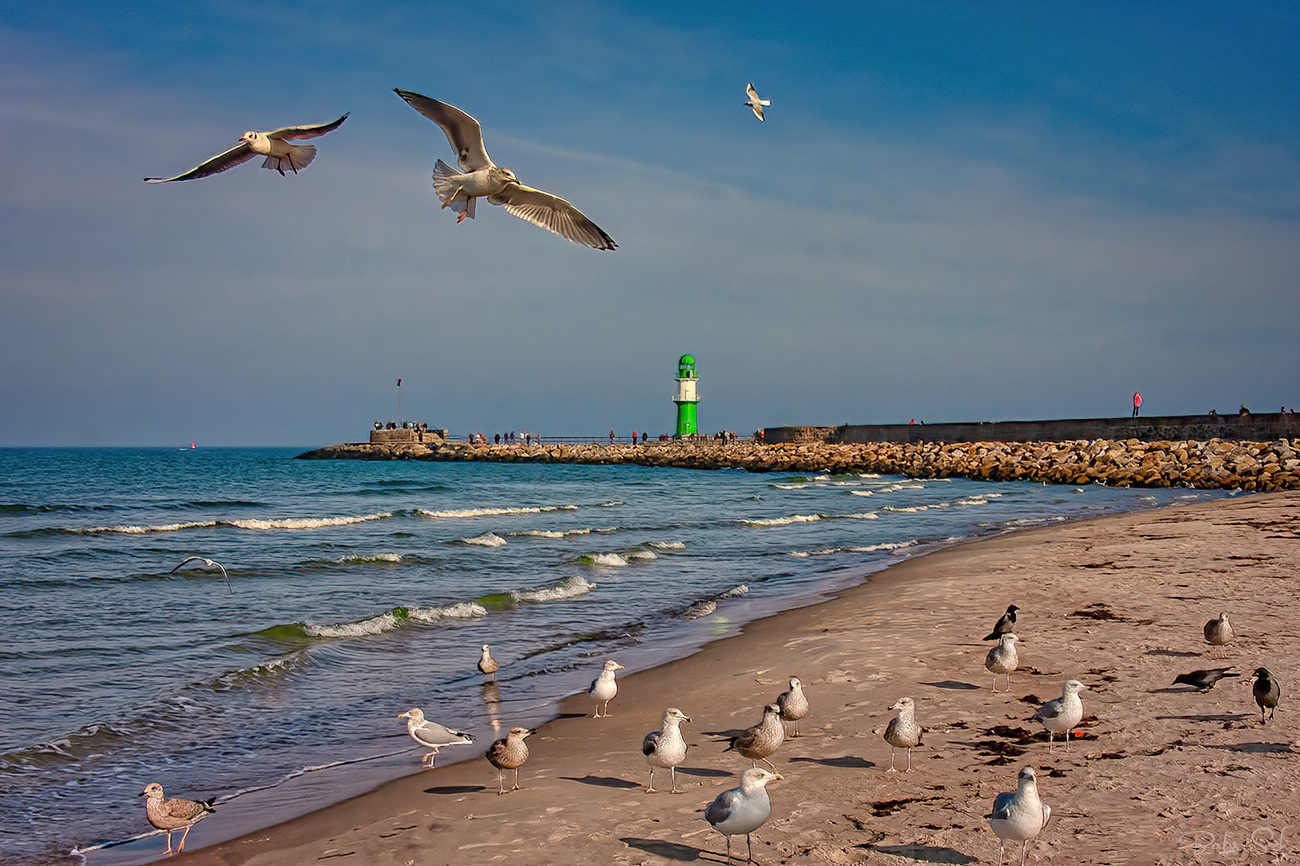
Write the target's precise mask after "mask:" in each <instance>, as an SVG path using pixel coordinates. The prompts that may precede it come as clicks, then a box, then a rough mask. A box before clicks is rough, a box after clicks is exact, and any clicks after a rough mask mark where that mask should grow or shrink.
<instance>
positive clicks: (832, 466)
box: [298, 438, 1300, 491]
mask: <svg viewBox="0 0 1300 866" xmlns="http://www.w3.org/2000/svg"><path fill="white" fill-rule="evenodd" d="M298 456H299V457H300V458H302V459H316V460H439V461H464V460H481V461H490V462H500V463H516V462H529V463H585V464H632V465H638V466H665V467H679V468H686V469H744V470H746V471H749V472H794V473H801V474H802V473H812V472H831V473H840V472H875V473H880V474H884V475H904V476H908V477H913V478H972V479H976V480H986V481H1038V482H1048V483H1053V484H1089V483H1101V484H1109V485H1112V486H1117V487H1171V486H1184V487H1198V488H1223V489H1240V490H1256V491H1270V490H1288V489H1297V488H1300V438H1298V439H1276V440H1273V441H1268V442H1251V441H1228V440H1224V439H1210V440H1208V441H1198V440H1188V439H1182V440H1160V441H1151V442H1147V441H1142V440H1139V439H1135V438H1134V439H1125V440H1115V439H1077V440H1072V441H1062V442H863V443H841V442H825V441H811V442H803V443H782V444H775V445H773V444H764V445H760V444H757V443H755V442H751V441H739V442H732V443H721V442H712V441H709V442H648V443H646V444H643V445H623V444H618V445H604V444H601V445H558V444H544V445H536V444H534V445H523V444H518V443H516V444H513V445H492V444H483V445H471V444H468V443H462V442H448V443H442V444H433V445H429V444H418V443H411V444H394V445H384V444H368V443H356V444H348V445H336V446H333V447H329V448H320V449H317V450H315V451H308V452H307V453H305V454H300V455H298Z"/></svg>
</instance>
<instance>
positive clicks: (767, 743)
mask: <svg viewBox="0 0 1300 866" xmlns="http://www.w3.org/2000/svg"><path fill="white" fill-rule="evenodd" d="M784 742H785V726H784V725H783V724H782V723H781V708H780V707H778V706H777V705H776V704H768V705H767V706H765V707H763V718H762V719H761V720H760V721H759V723H758V724H757V725H754V726H753V727H751V728H746V729H745V731H744V732H743V733H742V734H740V735H739V736H737V737H732V738H731V745H729V746H727V748H725V749H723V751H724V752H730V751H731V750H732V749H735V750H736V751H737V752H740V754H741V756H742V757H745V758H749V760H751V761H753V762H754V766H755V767H757V766H758V762H759V761H766V762H767V765H768V766H769V767H771V768H772V771H773V772H776V765H775V764H773V763H772V762H771V761H768V760H767V759H768V758H769V757H771V756H772V755H774V754H776V750H777V749H779V748H781V744H782V743H784Z"/></svg>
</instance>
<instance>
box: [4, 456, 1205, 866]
mask: <svg viewBox="0 0 1300 866" xmlns="http://www.w3.org/2000/svg"><path fill="white" fill-rule="evenodd" d="M302 450H304V449H302V448H184V449H179V448H139V449H25V448H9V449H0V633H2V634H3V636H4V637H3V640H2V641H0V661H2V663H3V667H2V668H0V682H3V700H0V863H4V864H20V863H21V864H65V863H82V862H87V863H91V864H114V866H117V864H135V863H144V862H150V861H153V860H157V859H160V858H161V857H162V856H163V854H164V851H165V847H164V839H163V837H161V836H159V835H156V834H151V831H152V828H150V826H149V825H148V823H147V822H146V820H145V814H144V808H143V804H142V800H141V798H140V796H139V795H140V792H141V791H142V790H143V788H144V786H145V785H146V784H148V783H150V782H159V783H161V784H162V786H163V788H164V789H165V790H166V791H167V792H168V794H169V795H177V796H187V797H192V798H204V799H207V798H215V799H216V800H217V811H216V813H215V814H214V815H211V816H209V817H208V818H207V819H205V820H204V821H203V822H202V823H200V824H199V825H197V826H196V828H195V830H194V831H193V832H192V833H191V834H190V839H189V842H188V847H190V848H193V847H197V846H199V845H202V844H204V843H205V842H208V843H210V842H213V841H217V840H221V839H227V838H233V837H234V836H237V835H240V834H242V833H246V832H251V831H254V830H256V829H259V828H261V827H265V826H268V825H270V824H271V823H274V822H276V821H279V820H282V819H285V818H290V817H293V816H296V815H301V814H304V813H306V812H308V811H311V810H312V809H314V808H317V807H319V806H322V805H326V804H328V803H331V802H336V801H339V800H342V799H345V798H347V797H350V796H352V795H354V794H357V793H361V792H363V791H365V790H368V789H371V788H373V787H375V786H377V785H379V784H381V783H382V782H384V781H386V780H389V779H392V778H396V777H399V776H402V775H407V774H411V773H417V772H420V771H421V769H420V759H421V756H422V755H423V754H424V751H425V750H423V749H421V748H420V747H419V746H417V745H416V744H415V743H414V742H413V741H412V740H410V739H409V738H408V736H407V734H406V729H405V721H404V720H402V719H399V718H398V715H399V714H400V713H402V712H405V711H406V710H408V709H410V708H411V707H420V708H422V709H423V710H424V712H425V713H426V714H427V715H428V716H429V717H431V718H433V719H435V720H438V721H440V722H443V723H445V724H448V725H450V726H452V727H455V728H460V729H462V730H466V731H469V732H471V733H473V734H474V735H475V736H476V737H477V742H476V743H475V745H474V746H469V747H450V748H446V749H444V750H443V752H442V755H441V756H440V758H439V760H440V761H449V760H457V759H465V758H471V757H473V758H476V759H477V756H478V755H480V754H481V753H482V750H483V748H484V747H486V745H487V744H488V743H490V742H491V741H492V739H494V738H495V737H497V736H501V735H502V732H503V731H504V730H505V729H508V728H509V727H511V726H513V725H516V724H520V725H525V726H533V725H536V724H539V723H541V722H543V721H545V720H546V719H548V718H551V717H553V716H554V715H555V713H556V712H557V710H556V707H557V701H558V700H559V699H560V698H562V697H564V696H566V695H570V694H573V693H575V692H578V691H581V690H583V689H585V688H586V687H587V685H588V683H589V682H590V681H591V679H592V678H593V677H594V675H595V673H596V672H597V671H598V670H599V668H600V667H601V664H602V663H603V661H604V660H605V659H606V658H614V659H616V660H617V661H619V662H620V663H621V664H623V665H624V666H625V667H626V668H627V669H628V670H629V671H633V670H638V669H644V668H648V667H652V666H654V665H656V664H660V663H662V662H664V661H667V660H670V659H674V658H680V657H682V656H685V655H688V654H690V653H691V652H692V651H694V650H695V649H697V648H698V647H700V646H702V645H704V644H705V643H707V642H708V641H711V640H714V639H716V638H719V637H724V636H727V635H731V634H734V633H736V632H737V631H738V630H739V629H740V627H741V626H742V625H743V624H744V623H746V622H748V621H751V620H753V619H755V618H758V617H761V616H765V615H768V614H772V613H775V612H778V611H781V610H785V609H789V608H792V607H796V606H801V605H805V604H809V603H811V602H813V601H816V600H818V599H821V598H824V597H825V596H826V595H827V594H828V593H831V592H833V591H835V590H837V589H841V588H844V587H846V586H850V585H853V584H857V583H860V582H862V581H863V580H864V579H867V577H868V575H870V574H871V573H873V572H875V571H878V570H880V569H882V568H885V567H887V566H889V565H890V564H891V563H895V562H898V561H899V560H900V559H903V558H906V557H910V556H916V555H918V554H921V553H924V552H926V551H928V550H933V549H935V548H936V547H939V546H944V545H951V544H953V543H956V542H960V541H962V540H966V539H972V538H976V537H980V536H986V535H990V534H993V533H999V532H1005V531H1008V530H1012V529H1016V528H1021V527H1028V526H1039V525H1046V524H1050V523H1054V522H1059V521H1066V520H1076V519H1080V518H1088V517H1094V516H1098V515H1105V514H1114V513H1118V512H1129V511H1135V510H1139V509H1148V508H1154V507H1158V506H1161V505H1166V504H1170V503H1178V502H1189V501H1196V500H1204V499H1209V498H1214V497H1219V496H1225V495H1228V494H1226V493H1224V492H1222V491H1199V490H1189V489H1165V490H1135V489H1112V488H1108V487H1105V486H1102V485H1096V484H1094V485H1087V486H1073V485H1043V484H1038V483H991V482H974V481H966V480H959V479H954V480H949V479H945V480H939V479H926V480H912V479H907V478H901V477H892V476H880V475H872V474H857V473H852V474H843V475H839V474H809V475H795V474H780V473H776V474H757V473H747V472H743V471H732V470H724V471H702V470H689V469H664V468H645V467H637V466H617V465H615V466H572V465H557V464H547V465H532V464H520V463H499V464H498V463H433V462H416V461H324V460H296V459H294V457H295V455H297V454H298V453H300V452H301V451H302ZM191 556H197V557H203V558H205V559H209V560H211V561H212V562H214V563H218V564H219V565H220V566H221V567H223V568H224V574H223V572H222V571H221V570H219V569H217V568H215V567H211V566H208V565H206V564H205V563H203V562H200V561H191V562H189V563H187V564H185V565H183V566H182V567H180V568H177V566H178V565H181V563H182V562H183V561H184V560H186V559H187V558H188V557H191ZM970 591H971V592H981V593H986V594H987V596H988V612H989V623H988V624H991V623H992V621H993V620H994V619H995V618H996V617H997V615H998V614H999V613H1000V612H1001V611H1002V609H1003V608H1005V606H1006V605H1007V604H1008V603H1010V602H1014V601H1015V600H1016V599H1013V598H1005V597H1001V596H999V594H998V593H997V590H996V587H992V586H989V585H987V584H984V583H981V582H979V581H978V580H975V581H973V582H972V586H971V587H970ZM483 644H489V645H491V647H492V653H493V655H494V656H495V657H496V658H497V659H498V660H499V661H500V662H501V671H500V673H499V674H498V682H497V684H496V685H495V686H491V687H485V686H484V685H483V684H482V677H481V676H480V675H479V673H478V671H477V670H476V667H475V665H476V662H477V660H478V656H479V649H480V647H481V646H482V645H483ZM657 721H658V720H657V719H647V720H646V723H647V730H649V729H650V728H652V727H654V725H655V724H656V723H657ZM483 767H484V784H485V785H490V784H494V780H495V775H494V774H493V773H492V771H491V768H490V767H489V766H488V765H487V764H486V763H485V764H484V765H483ZM638 772H639V771H638ZM178 840H179V835H177V836H176V837H175V840H174V841H178Z"/></svg>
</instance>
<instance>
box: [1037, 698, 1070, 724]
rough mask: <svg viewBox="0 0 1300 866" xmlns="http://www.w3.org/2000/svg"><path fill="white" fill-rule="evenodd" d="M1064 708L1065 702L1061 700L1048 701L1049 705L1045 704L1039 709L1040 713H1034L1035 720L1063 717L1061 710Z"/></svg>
mask: <svg viewBox="0 0 1300 866" xmlns="http://www.w3.org/2000/svg"><path fill="white" fill-rule="evenodd" d="M1063 706H1064V702H1063V701H1062V700H1061V699H1060V698H1057V699H1055V700H1052V701H1048V702H1047V703H1045V704H1043V705H1042V706H1041V707H1039V708H1038V712H1036V713H1034V718H1035V719H1055V718H1058V717H1059V716H1060V715H1061V708H1062V707H1063Z"/></svg>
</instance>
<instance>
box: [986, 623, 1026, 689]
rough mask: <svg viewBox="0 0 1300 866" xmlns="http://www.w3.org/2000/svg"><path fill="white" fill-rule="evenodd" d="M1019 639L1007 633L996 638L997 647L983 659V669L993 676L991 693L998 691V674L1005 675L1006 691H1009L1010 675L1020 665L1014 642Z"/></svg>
mask: <svg viewBox="0 0 1300 866" xmlns="http://www.w3.org/2000/svg"><path fill="white" fill-rule="evenodd" d="M1018 640H1020V638H1018V637H1016V636H1015V635H1014V634H1011V633H1010V632H1008V633H1007V634H1004V635H1002V637H1000V638H998V645H997V646H995V647H994V648H993V649H991V650H989V653H988V655H986V656H985V657H984V667H986V668H988V669H989V671H990V672H991V673H992V674H993V691H995V692H996V691H997V690H998V674H1006V675H1007V691H1011V674H1012V673H1013V672H1014V671H1015V669H1016V667H1018V666H1019V664H1020V657H1019V656H1018V655H1016V641H1018Z"/></svg>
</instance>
